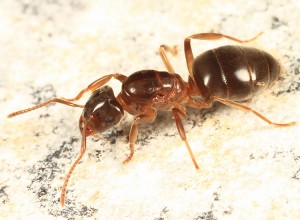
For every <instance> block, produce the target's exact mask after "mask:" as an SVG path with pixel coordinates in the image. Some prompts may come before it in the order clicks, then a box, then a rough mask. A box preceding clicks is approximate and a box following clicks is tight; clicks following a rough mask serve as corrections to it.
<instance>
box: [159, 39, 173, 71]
mask: <svg viewBox="0 0 300 220" xmlns="http://www.w3.org/2000/svg"><path fill="white" fill-rule="evenodd" d="M158 51H159V55H160V57H161V59H162V61H163V62H164V64H165V67H166V68H167V70H168V72H169V73H175V71H174V68H173V66H172V64H171V63H170V61H169V59H168V57H167V55H166V51H167V52H170V53H172V55H173V56H175V55H176V54H177V46H173V47H169V46H167V45H164V44H163V45H160V47H159V49H158Z"/></svg>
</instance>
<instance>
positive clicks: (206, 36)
mask: <svg viewBox="0 0 300 220" xmlns="http://www.w3.org/2000/svg"><path fill="white" fill-rule="evenodd" d="M262 34H263V32H260V33H259V34H258V35H256V36H255V37H253V38H251V39H248V40H240V39H238V38H235V37H231V36H229V35H225V34H219V33H200V34H193V35H191V36H189V37H187V38H185V39H184V53H185V59H186V64H187V67H188V70H189V73H190V76H192V72H193V63H194V55H193V52H192V47H191V39H195V40H219V39H221V38H226V39H229V40H232V41H235V42H238V43H247V42H250V41H253V40H255V39H256V38H258V37H259V36H260V35H262Z"/></svg>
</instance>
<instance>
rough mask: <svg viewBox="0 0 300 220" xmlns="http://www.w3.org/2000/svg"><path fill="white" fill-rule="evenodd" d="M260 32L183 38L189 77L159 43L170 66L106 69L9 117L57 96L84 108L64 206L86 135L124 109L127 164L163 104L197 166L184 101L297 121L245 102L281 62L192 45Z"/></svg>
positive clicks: (242, 50) (234, 49)
mask: <svg viewBox="0 0 300 220" xmlns="http://www.w3.org/2000/svg"><path fill="white" fill-rule="evenodd" d="M261 34H262V33H259V34H258V35H257V36H255V37H254V38H251V39H249V40H240V39H237V38H234V37H231V36H228V35H224V34H219V33H199V34H194V35H191V36H189V37H187V38H185V40H184V51H185V58H186V63H187V67H188V71H189V77H188V81H187V82H185V81H184V80H183V79H182V78H181V76H180V75H178V74H176V73H175V71H174V69H173V67H172V65H171V63H170V61H169V59H168V57H167V56H166V53H167V52H169V53H172V54H173V55H176V53H177V50H176V46H175V47H169V46H167V45H161V46H160V47H159V54H160V56H161V58H162V61H163V63H164V65H165V67H166V68H167V70H168V71H167V72H166V71H156V70H141V71H137V72H135V73H133V74H131V75H129V76H128V77H127V76H125V75H122V74H119V73H115V74H108V75H105V76H103V77H101V78H99V79H97V80H96V81H94V82H92V83H91V84H90V85H89V86H87V87H86V88H85V89H83V90H81V91H80V92H79V93H78V95H77V96H76V97H75V98H70V99H68V98H52V99H50V100H48V101H46V102H43V103H41V104H38V105H36V106H34V107H31V108H27V109H24V110H20V111H17V112H14V113H11V114H9V115H8V116H7V117H9V118H11V117H14V116H17V115H20V114H23V113H27V112H29V111H32V110H36V109H38V108H41V107H43V106H45V105H48V104H50V103H54V102H58V103H61V104H64V105H69V106H71V107H79V108H82V109H83V112H82V114H81V116H80V119H79V128H80V132H81V136H82V141H81V150H80V154H79V156H78V158H77V159H76V160H75V162H74V163H73V165H72V167H71V169H70V170H69V172H68V174H67V176H66V178H65V180H64V184H63V187H62V191H61V198H60V202H61V205H62V206H64V204H65V197H66V189H67V185H68V182H69V179H70V177H71V174H72V172H73V171H74V169H75V167H76V165H77V164H78V163H79V161H80V160H81V158H82V157H83V155H84V153H85V151H86V137H87V136H90V135H95V134H96V133H101V132H104V131H106V130H108V129H109V128H112V127H113V126H115V125H116V124H118V122H119V121H120V120H121V118H122V117H123V115H124V111H126V112H128V113H129V114H131V115H134V116H135V117H134V120H133V123H132V125H131V128H130V132H129V148H130V154H129V156H128V157H127V159H126V160H124V161H123V163H124V164H126V163H127V162H129V161H130V160H131V159H132V157H133V154H134V144H135V142H136V140H137V136H138V126H139V124H140V123H150V122H152V121H153V120H154V119H155V118H156V115H157V110H162V111H171V112H172V115H173V118H174V120H175V123H176V126H177V129H178V133H179V135H180V137H181V139H182V141H183V142H184V143H185V145H186V147H187V150H188V153H189V155H190V157H191V159H192V162H193V163H194V166H195V168H196V169H199V166H198V164H197V162H196V159H195V157H194V155H193V152H192V149H191V147H190V145H189V142H188V140H187V137H186V134H185V130H184V127H183V124H182V119H184V118H185V117H186V106H188V107H192V108H196V109H203V108H211V107H212V104H213V103H214V102H220V103H223V104H224V105H227V106H229V107H231V108H235V109H239V110H242V111H244V112H251V113H253V114H255V115H256V116H257V117H259V118H260V119H262V120H263V121H265V122H266V123H268V124H270V125H274V126H278V127H286V126H292V125H295V124H296V123H295V122H290V123H286V124H280V123H275V122H272V121H270V120H269V119H267V118H266V117H264V116H263V115H261V114H260V113H258V112H256V111H255V110H253V109H251V108H249V107H247V106H245V105H243V104H241V103H242V102H245V101H248V100H250V99H251V97H252V95H253V94H254V93H256V92H258V91H259V90H261V89H263V88H268V87H270V86H271V84H272V83H273V82H274V81H275V80H276V79H277V78H278V77H279V74H280V64H279V62H278V61H277V60H276V59H275V58H274V57H273V56H271V55H270V54H269V53H267V52H265V51H262V50H259V49H255V48H249V47H244V46H234V45H226V46H221V47H218V48H214V49H211V50H208V51H205V52H204V53H202V54H200V55H199V56H197V57H196V58H194V55H193V52H192V48H191V40H192V39H195V40H218V39H221V38H225V39H229V40H231V41H235V42H238V43H246V42H249V41H253V40H255V39H256V38H257V37H258V36H260V35H261ZM113 78H114V79H116V80H118V81H120V82H121V83H122V89H121V92H120V93H119V94H118V95H117V96H115V95H114V92H113V89H112V88H111V87H109V86H107V85H105V84H106V83H107V82H108V81H110V80H111V79H113ZM87 92H92V95H91V97H90V98H89V99H88V101H87V102H86V103H85V105H79V104H76V103H75V102H76V101H78V100H79V99H80V98H81V97H82V96H83V95H84V94H85V93H87Z"/></svg>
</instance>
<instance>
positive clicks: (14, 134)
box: [0, 0, 300, 220]
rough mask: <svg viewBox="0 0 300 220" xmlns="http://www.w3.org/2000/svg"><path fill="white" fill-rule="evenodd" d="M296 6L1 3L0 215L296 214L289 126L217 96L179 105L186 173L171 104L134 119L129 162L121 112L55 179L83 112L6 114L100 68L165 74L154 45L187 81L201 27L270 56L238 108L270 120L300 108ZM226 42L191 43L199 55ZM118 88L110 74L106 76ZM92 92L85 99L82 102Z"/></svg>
mask: <svg viewBox="0 0 300 220" xmlns="http://www.w3.org/2000/svg"><path fill="white" fill-rule="evenodd" d="M299 14H300V3H299V1H296V0H290V1H286V0H277V1H259V0H253V1H238V2H237V1H233V0H223V1H222V3H220V1H218V0H210V1H204V0H203V1H202V0H200V1H184V0H177V1H170V0H168V1H134V0H129V1H121V0H112V1H91V0H90V1H83V0H66V1H60V0H57V1H48V0H41V1H26V0H18V1H17V0H12V1H1V2H0V31H1V35H0V45H1V52H0V60H1V63H0V71H1V74H0V99H1V102H0V105H1V109H2V111H1V123H0V129H1V133H0V152H1V154H0V202H1V204H0V218H1V219H153V220H154V219H184V220H185V219H214V220H215V219H243V220H245V219H251V220H252V219H292V220H297V219H300V209H299V207H300V144H299V134H300V133H299V125H296V126H294V127H287V128H276V127H273V126H270V125H268V124H266V123H264V122H263V121H262V120H259V119H258V118H257V117H255V116H253V115H251V114H247V113H244V112H241V111H238V110H234V109H230V108H228V107H224V106H222V105H220V104H219V105H215V106H214V107H213V108H211V109H206V110H201V111H199V110H192V109H188V111H187V113H188V117H187V119H186V120H185V121H184V126H185V129H186V132H187V137H188V140H189V142H190V145H191V148H192V149H193V152H194V155H195V157H196V159H197V162H198V164H199V165H200V169H199V171H197V170H195V168H194V166H193V164H192V161H191V160H190V157H189V155H188V153H187V150H186V147H185V145H184V143H182V141H181V139H180V137H179V135H178V132H177V130H176V126H175V123H174V122H173V120H172V117H171V114H170V113H169V112H162V113H159V114H158V118H157V120H156V121H155V122H153V123H152V124H149V125H141V126H140V133H139V136H138V141H137V143H136V153H135V155H134V157H133V159H132V161H131V162H130V163H128V164H127V165H126V166H125V165H123V164H122V161H123V160H124V159H125V158H126V157H127V155H128V153H129V146H128V132H129V129H130V125H131V122H132V120H133V117H132V116H130V115H126V116H125V118H124V120H122V122H121V123H120V124H119V125H117V126H116V127H115V128H113V129H111V130H108V131H107V132H105V133H103V134H102V136H103V137H104V138H106V139H107V140H101V139H97V138H88V141H87V153H86V155H85V156H84V158H83V160H82V162H81V163H80V164H79V165H78V166H77V167H76V169H75V171H74V173H73V175H72V177H71V179H70V182H69V186H68V192H67V200H66V205H65V207H64V208H62V207H61V206H60V203H59V198H60V189H61V186H62V184H63V181H64V177H65V175H66V173H67V172H68V170H69V168H70V166H71V164H72V163H73V161H74V160H75V159H76V157H77V154H78V153H79V151H80V142H81V136H80V131H79V129H78V120H79V116H80V114H81V109H79V108H71V107H69V106H64V105H60V104H55V105H49V106H47V107H44V108H42V109H39V110H36V111H33V112H30V113H28V114H24V115H20V116H18V117H15V118H10V119H8V118H6V116H7V115H8V114H9V113H11V112H13V111H16V110H19V109H23V108H26V107H30V106H32V105H35V104H38V103H41V102H42V101H45V100H48V99H50V98H52V97H54V96H59V97H60V96H63V97H70V98H71V97H74V96H75V95H76V94H77V93H78V92H79V91H80V90H81V89H83V88H85V87H86V86H87V85H88V84H89V83H91V82H92V81H94V80H96V79H97V78H100V77H101V76H104V75H106V74H110V73H116V72H117V73H122V74H124V75H130V74H131V73H133V72H135V71H137V70H141V69H157V70H165V67H164V65H163V62H162V61H161V59H160V57H159V55H158V52H157V51H158V50H157V49H158V47H159V45H161V44H168V45H177V46H178V55H176V56H175V57H172V56H169V58H170V61H171V63H172V64H173V67H174V69H175V71H176V72H177V73H179V74H180V75H181V76H182V77H183V78H184V79H185V80H187V78H188V71H187V68H186V64H185V58H184V50H183V40H184V38H185V37H187V36H189V35H191V34H195V33H202V32H219V33H224V34H228V35H231V36H234V37H237V38H240V39H249V38H251V37H253V36H255V35H256V34H257V33H259V32H261V31H264V34H263V35H262V36H260V37H259V38H258V39H257V40H255V41H253V42H250V43H248V44H247V46H252V47H257V48H260V49H263V50H265V51H268V52H269V53H271V54H273V55H274V56H275V57H277V58H278V59H279V60H280V62H281V64H282V66H283V67H284V71H283V74H282V76H281V77H280V79H279V80H278V82H276V83H275V84H274V85H273V87H272V88H271V89H270V90H266V91H263V92H261V93H259V94H257V96H255V97H254V98H253V99H252V101H251V102H249V103H245V105H247V106H249V107H251V108H253V109H255V110H257V111H258V112H260V113H262V114H263V115H265V116H266V117H268V118H270V119H271V120H274V121H276V122H290V121H297V122H298V123H299V118H300V111H299V109H300V102H299V98H300V93H299V91H300V74H299V73H300V71H299V69H300V55H299V51H300V41H299V39H300V29H299ZM225 44H235V43H234V42H230V41H228V40H220V41H213V42H207V41H198V42H193V49H194V51H195V54H197V53H198V54H199V53H201V52H203V51H205V50H207V49H209V48H213V47H216V46H219V45H225ZM109 84H110V86H112V87H113V88H114V90H115V93H118V92H119V91H120V83H119V82H118V81H112V82H110V83H109ZM87 98H88V96H85V97H83V99H82V100H81V101H80V103H84V102H85V100H86V99H87Z"/></svg>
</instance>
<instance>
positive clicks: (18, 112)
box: [7, 98, 84, 118]
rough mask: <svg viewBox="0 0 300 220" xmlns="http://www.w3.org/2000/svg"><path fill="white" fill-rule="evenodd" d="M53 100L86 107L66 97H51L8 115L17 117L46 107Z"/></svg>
mask: <svg viewBox="0 0 300 220" xmlns="http://www.w3.org/2000/svg"><path fill="white" fill-rule="evenodd" d="M53 102H58V103H61V104H64V105H69V106H72V107H78V108H83V107H84V106H83V105H78V104H76V103H73V102H70V101H68V100H67V99H65V98H52V99H50V100H48V101H46V102H43V103H41V104H38V105H36V106H33V107H31V108H26V109H23V110H20V111H16V112H13V113H10V114H9V115H7V117H8V118H12V117H15V116H17V115H21V114H24V113H27V112H30V111H33V110H35V109H38V108H41V107H44V106H45V105H48V104H50V103H53Z"/></svg>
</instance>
